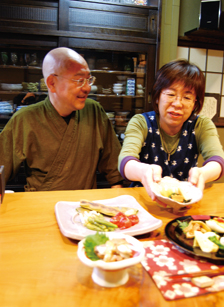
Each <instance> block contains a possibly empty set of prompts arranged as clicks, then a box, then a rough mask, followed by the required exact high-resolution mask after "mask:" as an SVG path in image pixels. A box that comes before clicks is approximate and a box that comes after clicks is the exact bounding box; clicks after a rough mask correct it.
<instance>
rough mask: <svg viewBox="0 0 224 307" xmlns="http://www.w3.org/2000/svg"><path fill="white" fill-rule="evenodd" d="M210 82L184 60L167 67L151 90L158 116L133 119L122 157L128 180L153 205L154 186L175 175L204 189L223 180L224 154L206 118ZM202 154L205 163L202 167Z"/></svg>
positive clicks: (209, 121) (153, 114) (142, 116)
mask: <svg viewBox="0 0 224 307" xmlns="http://www.w3.org/2000/svg"><path fill="white" fill-rule="evenodd" d="M204 92H205V79H204V75H203V73H202V72H201V70H200V69H199V68H198V67H197V66H195V65H192V64H190V63H189V62H188V61H185V60H176V61H172V62H170V63H168V64H165V65H164V66H163V67H162V68H161V69H160V70H159V71H158V73H157V75H156V80H155V83H154V86H153V90H152V106H153V109H154V111H151V112H147V113H143V114H138V115H135V116H134V117H132V119H131V120H130V122H129V124H128V126H127V129H126V132H125V139H124V143H123V147H122V150H121V152H120V155H119V163H118V167H119V171H120V173H121V174H122V176H123V177H124V178H127V179H129V180H131V181H135V183H134V185H137V184H136V181H137V182H140V183H141V184H142V185H143V186H144V187H145V189H146V190H147V192H148V194H149V196H150V197H151V198H152V200H155V199H156V198H155V195H154V193H153V192H152V191H151V188H150V187H151V186H152V183H153V182H159V181H160V180H161V177H164V176H170V177H174V178H176V179H178V180H188V181H190V182H191V183H192V184H193V185H196V186H197V187H199V188H200V189H201V190H203V189H204V185H205V183H206V182H209V181H213V180H217V179H219V178H220V177H221V176H222V175H223V170H224V152H223V149H222V146H221V144H220V141H219V137H218V133H217V130H216V127H215V125H214V124H213V122H212V121H211V120H210V119H209V118H207V117H205V116H202V115H198V114H199V112H200V111H201V109H202V106H203V101H204ZM199 154H202V157H203V159H204V163H203V166H202V167H197V160H198V156H199Z"/></svg>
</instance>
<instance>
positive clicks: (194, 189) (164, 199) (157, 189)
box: [152, 181, 203, 211]
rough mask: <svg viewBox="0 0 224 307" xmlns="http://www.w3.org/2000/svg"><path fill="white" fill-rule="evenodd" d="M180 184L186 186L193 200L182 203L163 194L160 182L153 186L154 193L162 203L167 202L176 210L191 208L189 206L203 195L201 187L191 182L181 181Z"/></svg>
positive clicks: (187, 192) (185, 188) (186, 190)
mask: <svg viewBox="0 0 224 307" xmlns="http://www.w3.org/2000/svg"><path fill="white" fill-rule="evenodd" d="M179 185H181V186H182V187H183V188H184V190H185V192H186V194H187V195H188V196H189V197H190V198H191V201H189V202H188V203H180V202H177V201H174V200H173V199H171V198H169V197H165V196H162V195H161V194H160V191H161V186H160V185H159V184H156V183H155V184H154V185H153V187H152V191H153V193H155V195H156V197H157V198H158V200H160V201H161V202H162V203H164V204H166V205H167V206H169V207H171V208H173V209H174V211H182V210H184V209H185V208H186V207H187V208H189V206H191V205H192V204H195V203H196V202H198V201H199V200H201V199H202V196H203V193H202V191H201V190H200V189H199V188H197V187H195V186H193V185H192V184H191V183H190V182H188V181H181V182H180V183H179Z"/></svg>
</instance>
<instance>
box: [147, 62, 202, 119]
mask: <svg viewBox="0 0 224 307" xmlns="http://www.w3.org/2000/svg"><path fill="white" fill-rule="evenodd" d="M176 82H182V83H183V84H184V86H186V87H187V88H190V89H194V91H195V93H196V102H195V108H194V110H193V113H196V114H198V113H199V112H200V111H201V109H202V107H203V103H204V95H205V77H204V74H203V72H202V71H201V70H200V68H199V67H197V66H196V65H194V64H191V63H190V62H188V61H187V60H175V61H172V62H169V63H167V64H165V65H164V66H162V67H161V68H160V69H159V70H158V72H157V74H156V78H155V83H154V85H153V89H152V106H153V109H154V111H155V112H157V113H158V112H159V111H158V104H157V102H158V100H159V97H160V93H161V91H162V90H164V89H166V88H169V87H170V86H171V85H172V84H173V83H176Z"/></svg>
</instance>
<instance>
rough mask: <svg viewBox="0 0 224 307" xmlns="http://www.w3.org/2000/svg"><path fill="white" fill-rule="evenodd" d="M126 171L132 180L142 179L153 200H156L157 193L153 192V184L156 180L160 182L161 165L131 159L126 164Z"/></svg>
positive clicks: (126, 174)
mask: <svg viewBox="0 0 224 307" xmlns="http://www.w3.org/2000/svg"><path fill="white" fill-rule="evenodd" d="M124 173H125V176H126V178H127V179H129V180H131V181H140V182H141V183H142V184H143V186H144V187H145V189H146V191H147V193H148V194H149V196H150V197H151V198H152V200H155V194H154V193H153V192H152V190H151V186H152V184H153V183H154V182H159V181H160V180H161V178H162V167H161V166H159V165H156V164H146V163H142V162H139V161H136V160H130V161H128V162H127V163H126V165H125V168H124Z"/></svg>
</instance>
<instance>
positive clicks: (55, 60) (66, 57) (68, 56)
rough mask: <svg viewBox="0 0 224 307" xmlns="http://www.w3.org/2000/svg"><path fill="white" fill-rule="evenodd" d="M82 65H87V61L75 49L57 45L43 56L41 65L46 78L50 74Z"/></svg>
mask: <svg viewBox="0 0 224 307" xmlns="http://www.w3.org/2000/svg"><path fill="white" fill-rule="evenodd" d="M83 65H87V63H86V61H85V60H84V58H83V57H82V56H81V55H79V54H78V53H77V52H76V51H74V50H72V49H70V48H66V47H59V48H56V49H52V50H51V51H50V52H48V53H47V55H46V56H45V58H44V60H43V65H42V71H43V76H44V79H45V80H46V79H47V78H48V76H49V75H51V74H59V75H60V74H61V73H63V72H67V71H72V70H74V69H75V68H76V69H77V68H78V67H81V66H83Z"/></svg>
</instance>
